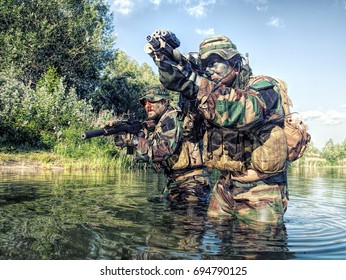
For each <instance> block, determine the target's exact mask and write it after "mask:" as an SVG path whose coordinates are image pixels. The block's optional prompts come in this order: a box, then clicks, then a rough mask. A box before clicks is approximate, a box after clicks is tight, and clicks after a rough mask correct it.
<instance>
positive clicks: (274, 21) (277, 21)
mask: <svg viewBox="0 0 346 280" xmlns="http://www.w3.org/2000/svg"><path fill="white" fill-rule="evenodd" d="M267 25H269V26H272V27H275V28H280V27H285V23H284V21H283V20H282V19H281V18H279V17H271V18H270V20H269V21H268V22H267Z"/></svg>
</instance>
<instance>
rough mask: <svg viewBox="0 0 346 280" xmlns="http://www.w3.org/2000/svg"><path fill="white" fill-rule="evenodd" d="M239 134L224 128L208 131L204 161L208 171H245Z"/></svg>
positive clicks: (205, 139) (204, 140) (214, 128)
mask: <svg viewBox="0 0 346 280" xmlns="http://www.w3.org/2000/svg"><path fill="white" fill-rule="evenodd" d="M239 135H240V134H239V132H238V131H234V130H231V129H227V128H224V127H213V128H211V129H208V130H207V132H206V133H205V135H204V139H203V159H204V162H205V165H206V166H207V167H208V169H214V168H216V169H219V170H224V171H244V170H245V164H244V162H243V160H242V159H243V152H244V149H243V143H242V141H241V139H240V137H239Z"/></svg>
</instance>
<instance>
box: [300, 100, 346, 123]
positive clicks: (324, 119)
mask: <svg viewBox="0 0 346 280" xmlns="http://www.w3.org/2000/svg"><path fill="white" fill-rule="evenodd" d="M341 107H345V105H343V106H341ZM300 114H301V115H302V118H303V120H304V121H305V122H309V121H318V122H321V123H322V124H326V125H338V124H342V123H346V111H345V112H341V111H336V110H329V111H318V110H315V111H306V112H301V113H300Z"/></svg>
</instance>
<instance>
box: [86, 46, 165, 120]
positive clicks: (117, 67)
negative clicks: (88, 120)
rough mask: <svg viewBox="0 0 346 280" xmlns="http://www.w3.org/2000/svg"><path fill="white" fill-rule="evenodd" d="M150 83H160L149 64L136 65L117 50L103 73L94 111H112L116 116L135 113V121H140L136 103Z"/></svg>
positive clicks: (95, 98)
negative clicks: (137, 119)
mask: <svg viewBox="0 0 346 280" xmlns="http://www.w3.org/2000/svg"><path fill="white" fill-rule="evenodd" d="M153 83H159V80H158V76H157V75H155V74H154V72H153V70H152V69H151V68H150V66H149V65H148V64H146V63H144V64H143V65H139V64H138V63H137V62H136V61H134V60H133V59H131V58H130V57H128V56H127V55H126V53H125V52H123V51H121V50H119V51H117V52H116V53H115V56H114V59H113V61H111V62H110V63H109V64H108V65H107V67H106V68H105V70H104V71H103V76H102V82H101V86H100V88H98V89H97V90H96V93H95V97H94V99H93V107H94V108H95V109H96V110H97V111H99V110H101V109H106V110H112V111H114V113H115V114H116V115H121V114H124V113H127V112H128V111H130V112H134V113H136V116H137V117H143V116H144V110H143V108H142V106H141V105H140V103H139V101H138V100H139V98H140V97H141V96H142V95H143V92H144V89H145V88H146V87H147V86H148V85H150V84H153Z"/></svg>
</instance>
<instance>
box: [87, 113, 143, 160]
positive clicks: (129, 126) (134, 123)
mask: <svg viewBox="0 0 346 280" xmlns="http://www.w3.org/2000/svg"><path fill="white" fill-rule="evenodd" d="M142 128H143V123H142V122H140V121H138V120H134V119H133V115H126V116H125V117H124V118H123V119H122V120H120V121H119V122H117V123H116V124H115V125H113V126H106V127H104V128H102V129H98V130H90V131H86V132H83V133H82V134H81V139H82V140H85V139H89V138H93V137H99V136H109V135H114V134H120V133H124V132H125V133H130V134H138V133H139V132H140V131H141V129H142ZM127 153H128V154H133V147H130V146H127Z"/></svg>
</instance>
